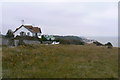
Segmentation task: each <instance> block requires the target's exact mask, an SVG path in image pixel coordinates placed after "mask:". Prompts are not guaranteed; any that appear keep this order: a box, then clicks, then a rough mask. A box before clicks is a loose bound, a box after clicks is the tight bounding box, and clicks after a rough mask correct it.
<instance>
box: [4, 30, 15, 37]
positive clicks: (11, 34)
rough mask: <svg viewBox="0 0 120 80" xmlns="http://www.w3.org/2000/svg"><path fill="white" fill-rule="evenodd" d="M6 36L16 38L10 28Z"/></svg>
mask: <svg viewBox="0 0 120 80" xmlns="http://www.w3.org/2000/svg"><path fill="white" fill-rule="evenodd" d="M5 37H6V38H14V34H13V31H12V30H11V29H9V30H8V32H7V34H6V36H5Z"/></svg>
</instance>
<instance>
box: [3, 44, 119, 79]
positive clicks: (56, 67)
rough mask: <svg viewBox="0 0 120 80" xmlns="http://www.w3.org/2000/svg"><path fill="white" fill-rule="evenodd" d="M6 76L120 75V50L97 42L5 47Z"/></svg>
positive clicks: (98, 76) (93, 76) (107, 76)
mask: <svg viewBox="0 0 120 80" xmlns="http://www.w3.org/2000/svg"><path fill="white" fill-rule="evenodd" d="M2 54H3V55H2V61H3V62H2V67H3V77H4V78H117V77H118V49H117V48H112V49H108V48H106V47H97V46H93V45H29V46H18V47H15V48H10V47H3V53H2Z"/></svg>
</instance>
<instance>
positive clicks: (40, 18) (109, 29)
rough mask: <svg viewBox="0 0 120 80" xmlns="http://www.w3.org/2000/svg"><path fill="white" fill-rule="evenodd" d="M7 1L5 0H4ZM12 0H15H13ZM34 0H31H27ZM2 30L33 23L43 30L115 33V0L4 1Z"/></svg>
mask: <svg viewBox="0 0 120 80" xmlns="http://www.w3.org/2000/svg"><path fill="white" fill-rule="evenodd" d="M6 1H7V0H6ZM13 1H14V0H13ZM30 1H33V0H30ZM1 11H2V34H6V32H7V30H8V29H11V30H13V31H14V30H15V29H16V28H18V27H19V26H20V25H21V20H24V21H25V22H24V23H25V24H33V25H34V26H38V27H40V28H41V30H42V34H49V35H75V36H117V35H118V2H113V1H112V0H111V2H94V1H93V2H87V1H86V2H77V1H72V2H68V1H66V2H64V1H62V2H60V1H58V2H49V1H48V2H47V1H46V2H3V3H2V10H1Z"/></svg>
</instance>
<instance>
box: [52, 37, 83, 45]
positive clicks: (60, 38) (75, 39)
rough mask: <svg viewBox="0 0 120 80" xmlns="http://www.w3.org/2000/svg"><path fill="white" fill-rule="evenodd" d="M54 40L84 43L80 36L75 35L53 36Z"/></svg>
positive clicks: (65, 42)
mask: <svg viewBox="0 0 120 80" xmlns="http://www.w3.org/2000/svg"><path fill="white" fill-rule="evenodd" d="M54 37H55V38H56V41H60V43H61V44H75V45H84V42H83V41H82V38H80V37H77V36H54Z"/></svg>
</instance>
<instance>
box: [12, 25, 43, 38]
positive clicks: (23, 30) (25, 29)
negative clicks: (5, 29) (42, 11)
mask: <svg viewBox="0 0 120 80" xmlns="http://www.w3.org/2000/svg"><path fill="white" fill-rule="evenodd" d="M13 33H14V37H16V36H17V35H18V36H36V37H38V38H41V33H42V32H41V29H40V28H38V27H33V26H32V25H21V26H20V27H19V28H17V29H16V30H15V31H14V32H13Z"/></svg>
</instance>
